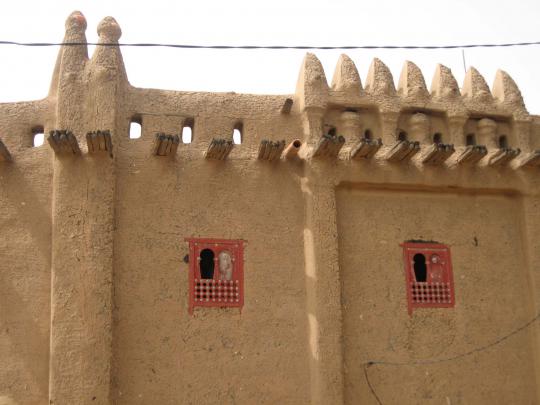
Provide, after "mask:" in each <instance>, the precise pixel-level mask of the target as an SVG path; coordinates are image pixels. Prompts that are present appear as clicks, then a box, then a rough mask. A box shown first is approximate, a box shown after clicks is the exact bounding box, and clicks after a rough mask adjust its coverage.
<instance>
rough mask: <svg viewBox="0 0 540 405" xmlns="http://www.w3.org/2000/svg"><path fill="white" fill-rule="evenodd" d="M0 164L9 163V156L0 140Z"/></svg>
mask: <svg viewBox="0 0 540 405" xmlns="http://www.w3.org/2000/svg"><path fill="white" fill-rule="evenodd" d="M0 162H11V155H10V153H9V151H8V148H6V145H4V143H3V142H2V141H1V140H0Z"/></svg>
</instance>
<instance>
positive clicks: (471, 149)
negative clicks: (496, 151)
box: [457, 145, 487, 164]
mask: <svg viewBox="0 0 540 405" xmlns="http://www.w3.org/2000/svg"><path fill="white" fill-rule="evenodd" d="M486 155H487V148H486V147H485V146H484V145H469V146H467V147H466V148H465V150H464V151H463V152H461V154H460V155H459V156H458V158H457V163H458V164H474V163H476V162H478V161H479V160H480V159H482V158H483V157H484V156H486Z"/></svg>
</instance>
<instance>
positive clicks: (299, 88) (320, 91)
mask: <svg viewBox="0 0 540 405" xmlns="http://www.w3.org/2000/svg"><path fill="white" fill-rule="evenodd" d="M296 96H297V97H298V98H299V101H300V103H299V104H300V106H301V108H306V107H321V108H325V107H326V103H327V99H328V83H327V82H326V76H325V74H324V69H323V67H322V64H321V62H320V61H319V59H317V57H316V56H315V55H314V54H312V53H306V56H305V57H304V60H303V62H302V67H301V68H300V75H299V77H298V83H297V85H296Z"/></svg>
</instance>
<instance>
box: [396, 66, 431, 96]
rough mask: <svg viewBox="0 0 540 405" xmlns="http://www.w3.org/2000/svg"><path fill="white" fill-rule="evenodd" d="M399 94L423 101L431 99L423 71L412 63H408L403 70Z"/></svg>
mask: <svg viewBox="0 0 540 405" xmlns="http://www.w3.org/2000/svg"><path fill="white" fill-rule="evenodd" d="M398 93H399V94H400V95H402V96H404V97H412V98H421V99H424V98H427V97H429V93H428V90H427V87H426V82H425V80H424V76H423V75H422V71H421V70H420V69H419V68H418V66H416V65H415V64H414V63H412V62H409V61H406V62H405V63H404V65H403V69H401V75H400V76H399V83H398Z"/></svg>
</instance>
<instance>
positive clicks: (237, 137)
mask: <svg viewBox="0 0 540 405" xmlns="http://www.w3.org/2000/svg"><path fill="white" fill-rule="evenodd" d="M243 129H244V128H243V125H242V123H241V122H239V123H237V124H236V125H235V126H234V129H233V142H234V144H235V145H240V144H241V143H242V137H243Z"/></svg>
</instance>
